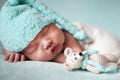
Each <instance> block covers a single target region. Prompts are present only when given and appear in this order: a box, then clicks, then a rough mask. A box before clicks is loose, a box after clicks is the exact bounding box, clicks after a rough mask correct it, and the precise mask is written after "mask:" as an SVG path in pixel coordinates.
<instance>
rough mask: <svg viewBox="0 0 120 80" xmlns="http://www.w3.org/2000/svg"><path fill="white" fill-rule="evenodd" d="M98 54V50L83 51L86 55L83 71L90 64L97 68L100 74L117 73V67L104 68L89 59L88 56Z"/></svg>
mask: <svg viewBox="0 0 120 80" xmlns="http://www.w3.org/2000/svg"><path fill="white" fill-rule="evenodd" d="M98 52H99V51H98V50H85V51H83V52H82V53H83V55H84V58H83V63H82V66H81V69H83V70H84V69H85V68H86V65H87V64H89V65H92V66H94V67H95V68H97V69H98V70H99V71H100V72H109V73H112V72H113V73H114V72H117V71H118V68H117V67H115V66H109V67H105V66H103V65H101V64H99V63H97V62H95V61H93V60H89V59H88V55H90V54H97V53H98Z"/></svg>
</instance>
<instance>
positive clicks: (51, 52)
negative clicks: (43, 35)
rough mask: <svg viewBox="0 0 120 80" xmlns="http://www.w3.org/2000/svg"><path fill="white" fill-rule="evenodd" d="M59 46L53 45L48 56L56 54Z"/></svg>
mask: <svg viewBox="0 0 120 80" xmlns="http://www.w3.org/2000/svg"><path fill="white" fill-rule="evenodd" d="M57 46H58V44H53V45H51V47H50V48H49V53H48V54H55V50H56V49H57Z"/></svg>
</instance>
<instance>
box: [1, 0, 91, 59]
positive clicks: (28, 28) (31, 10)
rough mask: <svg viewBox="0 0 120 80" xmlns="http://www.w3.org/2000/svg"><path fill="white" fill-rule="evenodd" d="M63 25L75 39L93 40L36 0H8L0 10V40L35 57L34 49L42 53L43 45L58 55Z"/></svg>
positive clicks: (8, 48)
mask: <svg viewBox="0 0 120 80" xmlns="http://www.w3.org/2000/svg"><path fill="white" fill-rule="evenodd" d="M56 24H57V25H59V26H56ZM60 29H65V30H66V31H68V32H70V33H71V34H72V35H73V36H74V37H75V38H76V39H79V40H83V41H85V42H89V41H90V39H89V38H88V37H87V35H86V34H85V32H84V31H83V30H79V29H78V28H77V27H75V26H73V25H72V24H70V23H69V22H67V20H65V19H64V18H62V17H61V16H59V15H58V14H56V13H55V12H54V11H52V10H50V9H49V8H47V7H46V6H44V5H43V4H41V3H40V2H39V1H37V0H8V1H7V2H6V3H5V5H4V6H3V7H2V9H1V12H0V41H1V42H2V45H3V47H4V48H5V49H6V50H8V51H11V52H21V51H23V53H24V54H25V55H26V56H28V58H31V59H33V60H34V59H35V58H32V57H31V56H36V57H37V56H38V55H37V54H36V55H33V54H32V53H42V50H43V49H42V47H43V48H45V49H46V48H48V47H51V51H52V52H55V53H54V54H49V53H51V51H47V52H46V53H48V55H50V56H51V55H54V56H56V55H57V54H58V53H59V52H60V51H61V50H62V47H63V43H64V34H63V33H62V31H61V30H60ZM47 40H48V42H47ZM46 43H49V44H46ZM43 44H45V45H47V46H43ZM41 46H42V47H41ZM57 48H58V49H57ZM54 49H55V50H54ZM43 52H44V51H43ZM27 53H29V55H27ZM55 54H56V55H55ZM54 56H53V57H54ZM42 57H43V58H44V57H46V56H42ZM53 57H50V58H48V57H47V58H44V59H45V60H46V59H48V60H49V59H51V58H53ZM37 60H39V59H38V58H37Z"/></svg>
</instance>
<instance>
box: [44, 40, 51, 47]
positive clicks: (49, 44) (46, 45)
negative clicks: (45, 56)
mask: <svg viewBox="0 0 120 80" xmlns="http://www.w3.org/2000/svg"><path fill="white" fill-rule="evenodd" d="M51 44H52V40H50V39H49V40H45V41H44V44H43V48H44V49H48V48H49V47H50V46H51Z"/></svg>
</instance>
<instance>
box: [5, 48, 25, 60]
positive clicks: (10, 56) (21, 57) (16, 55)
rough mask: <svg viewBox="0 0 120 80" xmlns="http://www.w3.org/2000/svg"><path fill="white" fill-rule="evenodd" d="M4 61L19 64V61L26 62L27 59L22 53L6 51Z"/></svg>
mask: <svg viewBox="0 0 120 80" xmlns="http://www.w3.org/2000/svg"><path fill="white" fill-rule="evenodd" d="M4 54H5V56H4V60H5V61H8V62H18V61H25V60H26V58H25V56H24V55H23V54H20V53H12V52H9V51H6V50H4Z"/></svg>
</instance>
